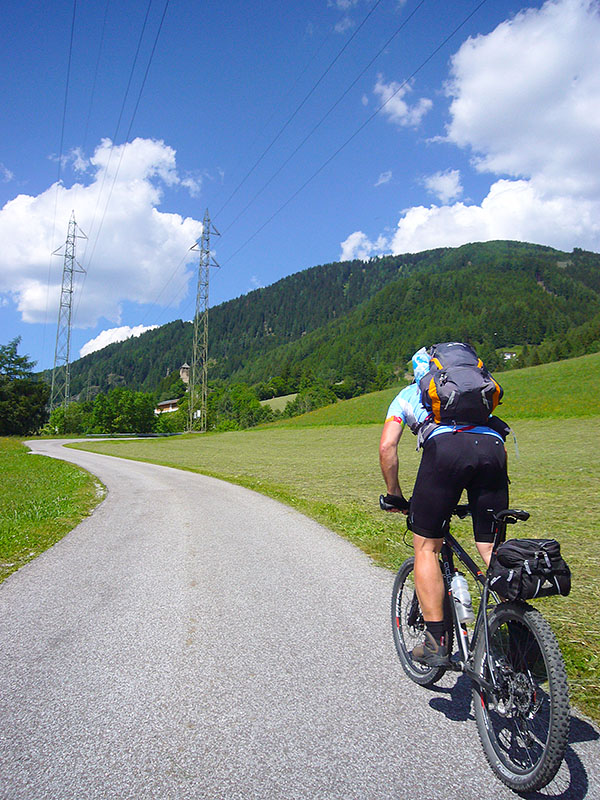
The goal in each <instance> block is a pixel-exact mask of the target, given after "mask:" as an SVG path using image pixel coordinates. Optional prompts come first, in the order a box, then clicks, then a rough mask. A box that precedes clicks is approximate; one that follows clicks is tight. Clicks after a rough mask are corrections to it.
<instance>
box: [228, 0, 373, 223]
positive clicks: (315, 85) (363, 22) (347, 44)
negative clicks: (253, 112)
mask: <svg viewBox="0 0 600 800" xmlns="http://www.w3.org/2000/svg"><path fill="white" fill-rule="evenodd" d="M380 3H381V0H376V3H375V4H374V5H373V6H372V8H371V10H370V11H369V12H368V13H367V15H366V17H365V18H364V19H363V21H362V22H361V23H360V25H359V26H358V28H356V30H355V31H354V33H353V34H352V35H351V36H350V37H349V39H348V40H347V41H346V43H345V44H344V46H343V47H342V49H341V50H340V51H339V52H338V54H337V55H336V56H335V58H334V59H333V61H332V62H331V63H330V64H329V66H328V67H327V69H326V70H325V72H323V74H322V75H321V77H320V78H319V79H318V81H317V82H316V83H315V84H314V85H313V87H312V88H311V89H310V91H309V92H308V94H307V95H306V96H305V97H304V99H303V100H302V101H301V102H300V104H299V105H298V106H297V107H296V109H295V111H294V112H293V113H292V115H291V116H290V117H289V118H288V120H287V121H286V122H285V123H284V124H283V127H282V128H280V130H279V132H278V133H277V134H276V136H275V138H274V139H273V140H272V141H271V143H270V144H269V145H268V146H267V148H266V149H265V150H264V151H263V152H262V154H261V155H260V156H259V157H258V159H257V160H256V161H255V162H254V164H253V165H252V167H250V169H249V170H248V172H247V173H246V175H244V177H243V178H242V180H241V181H240V182H239V183H238V185H237V186H236V187H235V189H234V190H233V192H232V193H231V194H230V195H229V197H228V198H227V200H226V201H225V202H224V203H223V205H222V206H221V208H220V209H219V210H218V211H217V213H216V214H215V218H216V217H218V216H219V214H220V213H221V212H222V211H223V210H224V209H225V208H226V206H227V205H228V204H229V202H230V200H231V199H232V198H233V197H234V196H235V195H236V194H237V192H238V191H239V190H240V189H241V187H242V186H243V185H244V183H245V182H246V181H247V180H248V178H249V177H250V175H252V173H253V172H254V170H255V169H256V167H257V166H258V165H259V164H260V163H261V161H262V160H263V158H264V157H265V156H266V155H267V153H268V152H269V150H270V149H271V148H272V147H273V145H274V144H275V142H276V141H277V140H278V139H279V137H280V136H281V134H282V133H283V132H284V131H285V130H286V128H287V127H288V125H289V124H290V123H291V122H292V120H293V119H294V118H295V117H296V116H297V114H298V113H299V111H300V109H301V108H303V106H304V105H305V104H306V102H307V101H308V99H309V98H310V97H311V96H312V95H313V94H314V92H315V91H316V89H317V88H318V87H319V85H320V84H321V83H322V81H323V80H324V78H325V77H326V75H327V74H328V73H329V72H330V71H331V69H332V68H333V66H334V65H335V63H336V62H337V61H338V60H339V58H340V57H341V55H342V54H343V53H344V51H345V50H346V49H347V48H348V46H349V45H350V43H351V42H352V41H353V39H354V38H355V37H356V36H357V35H358V33H359V31H360V30H361V28H362V27H363V26H364V25H365V23H366V22H367V20H368V19H369V17H370V16H371V14H373V12H374V11H375V9H376V8H377V6H378V5H379V4H380Z"/></svg>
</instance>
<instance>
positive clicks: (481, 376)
mask: <svg viewBox="0 0 600 800" xmlns="http://www.w3.org/2000/svg"><path fill="white" fill-rule="evenodd" d="M428 353H429V358H430V368H429V372H428V373H427V374H426V375H425V376H424V377H423V378H421V380H420V381H419V388H420V390H421V402H422V403H423V405H424V406H425V408H426V409H427V410H428V411H429V412H430V416H431V418H432V421H433V422H436V423H438V424H439V423H445V424H450V425H452V424H455V423H462V424H467V425H484V424H485V423H486V420H487V419H488V417H489V416H490V414H491V413H492V412H493V411H494V409H495V408H496V406H497V405H498V403H499V402H500V400H501V399H502V387H501V386H500V384H499V383H498V382H497V381H495V380H494V378H493V377H492V375H491V374H490V373H489V372H488V370H487V369H486V367H485V365H484V363H483V361H482V360H481V359H480V358H479V357H478V355H477V353H476V352H475V350H473V348H472V347H471V346H470V345H468V344H464V343H463V342H444V343H441V344H436V345H433V347H431V348H430V349H429V350H428Z"/></svg>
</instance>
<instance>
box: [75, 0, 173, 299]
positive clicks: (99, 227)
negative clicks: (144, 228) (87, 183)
mask: <svg viewBox="0 0 600 800" xmlns="http://www.w3.org/2000/svg"><path fill="white" fill-rule="evenodd" d="M169 2H170V0H166V2H165V5H164V8H163V13H162V16H161V19H160V23H159V26H158V30H157V32H156V36H155V37H154V43H153V45H152V50H151V52H150V56H149V58H148V63H147V65H146V69H145V72H144V77H143V79H142V83H141V86H140V89H139V91H138V95H137V99H136V103H135V106H134V109H133V112H132V115H131V119H130V122H129V127H128V128H127V134H126V136H125V143H124V144H123V145H122V149H121V155H120V157H119V163H118V164H117V168H116V170H115V174H114V176H113V181H112V184H111V187H110V191H109V193H108V197H107V200H106V203H105V206H104V212H103V214H102V218H101V220H100V224H99V225H98V229H97V231H96V234H95V239H94V244H93V247H92V253H91V255H90V257H89V259H88V261H87V268H88V270H89V268H90V265H91V263H92V260H93V258H94V254H95V252H96V246H97V244H98V240H99V238H100V233H101V231H102V227H103V225H104V220H105V218H106V214H107V212H108V207H109V205H110V201H111V199H112V194H113V191H114V188H115V184H116V182H117V177H118V174H119V170H120V168H121V164H122V163H123V156H124V154H125V147H126V145H127V142H128V141H129V136H130V134H131V130H132V128H133V123H134V120H135V117H136V114H137V111H138V108H139V105H140V101H141V98H142V94H143V91H144V87H145V85H146V80H147V78H148V74H149V72H150V66H151V64H152V61H153V59H154V55H155V53H156V47H157V45H158V39H159V37H160V34H161V31H162V27H163V24H164V21H165V17H166V14H167V9H168V7H169ZM151 4H152V0H150V2H149V3H148V8H147V10H146V17H145V19H144V25H143V27H142V32H141V34H140V38H139V41H138V49H137V52H136V55H135V59H134V63H133V66H132V68H131V72H130V76H129V82H128V84H127V89H126V91H125V96H124V98H123V104H122V107H121V113H120V115H119V121H118V123H117V129H116V131H115V139H116V134H117V132H118V129H119V126H120V124H121V118H122V115H123V109H124V107H125V101H126V99H127V94H128V92H129V88H130V85H131V79H132V77H133V71H134V68H135V64H136V62H137V57H138V54H139V50H140V46H141V42H142V38H143V35H144V30H145V28H146V22H147V20H148V13H149V11H150V6H151ZM114 148H115V142H114V140H113V143H112V146H111V149H110V153H109V157H108V162H107V166H106V169H105V172H104V175H103V179H102V187H101V188H100V191H99V193H98V200H97V201H96V209H95V211H94V219H95V215H96V210H97V208H98V203H99V199H100V195H101V194H102V188H103V187H104V182H105V179H106V176H107V174H108V166H109V164H110V158H111V156H112V153H113V151H114ZM86 277H87V272H86V275H85V276H84V283H85V278H86ZM80 296H81V295H80ZM78 308H79V305H78Z"/></svg>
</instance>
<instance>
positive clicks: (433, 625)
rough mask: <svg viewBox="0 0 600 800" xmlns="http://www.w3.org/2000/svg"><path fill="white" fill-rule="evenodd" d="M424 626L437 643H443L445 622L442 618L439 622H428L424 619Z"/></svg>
mask: <svg viewBox="0 0 600 800" xmlns="http://www.w3.org/2000/svg"><path fill="white" fill-rule="evenodd" d="M425 627H426V628H427V630H428V631H429V633H430V634H431V635H432V636H433V638H434V639H435V640H436V642H437V643H438V644H443V643H444V634H445V633H446V623H445V622H444V620H442V621H441V622H428V621H427V620H426V621H425Z"/></svg>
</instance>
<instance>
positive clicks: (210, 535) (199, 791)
mask: <svg viewBox="0 0 600 800" xmlns="http://www.w3.org/2000/svg"><path fill="white" fill-rule="evenodd" d="M32 446H33V448H34V449H35V451H36V452H40V453H46V454H48V455H52V456H56V457H59V458H64V459H66V460H68V461H73V462H75V463H78V464H81V465H82V466H83V467H85V468H86V469H88V470H90V471H91V472H92V473H94V474H95V475H97V476H98V477H99V478H100V479H101V480H102V482H103V483H104V484H105V485H106V486H107V488H108V495H107V498H106V499H105V500H104V502H103V503H102V504H101V505H100V506H99V507H98V508H97V510H96V511H95V512H94V514H93V515H92V516H91V517H89V518H88V519H86V520H85V521H84V522H83V523H82V524H81V525H79V526H78V527H77V528H76V529H75V530H74V531H72V532H71V533H70V534H69V535H67V536H66V537H65V538H64V539H62V540H61V541H60V542H59V543H58V544H56V545H55V546H54V547H52V548H51V549H50V550H48V551H47V552H46V553H44V554H42V555H41V556H39V558H37V559H36V560H35V561H33V562H31V563H30V564H28V565H27V566H25V567H23V568H22V569H21V570H19V571H18V572H17V573H15V574H14V575H12V576H11V577H10V578H9V579H8V580H7V581H5V582H4V584H2V585H1V586H0V645H1V654H0V797H1V798H10V800H16V798H23V800H46V799H47V800H67V799H68V800H91V799H92V798H102V799H104V798H106V799H109V800H117V799H118V800H121V799H125V798H127V799H128V800H129V798H131V800H146V798H148V799H149V798H157V800H179V799H180V798H181V800H184V799H187V798H190V800H192V799H193V800H201V799H203V798H206V799H207V800H209V799H210V800H234V798H235V799H237V798H240V800H251V799H254V798H256V800H259V799H260V800H271V798H272V799H273V800H285V799H287V798H290V800H291V799H293V800H299V799H302V798H307V799H308V798H311V800H312V798H322V799H323V800H334V799H338V798H339V800H352V799H354V798H356V800H379V799H380V798H381V800H383V799H384V798H385V799H386V800H387V799H388V798H407V800H408V798H410V800H419V799H421V798H422V800H436V799H437V798H440V799H442V800H447V799H449V798H460V800H471V799H473V800H475V799H476V800H487V799H488V798H489V800H492V798H494V799H495V798H514V797H515V795H514V794H513V793H512V792H510V791H509V790H507V789H506V788H505V787H503V786H502V784H500V783H499V782H498V781H497V780H496V779H495V778H494V776H493V775H492V773H491V772H490V770H489V768H488V766H487V763H486V761H485V759H484V756H483V753H482V750H481V747H480V744H479V740H478V737H477V732H476V729H475V723H474V721H473V718H472V714H471V710H470V692H469V685H468V681H466V680H465V679H464V678H462V677H461V678H459V679H458V680H457V679H456V677H454V676H451V677H446V678H445V679H444V681H445V683H444V684H443V685H442V686H441V687H440V688H438V689H436V690H435V691H428V690H425V689H422V688H420V687H418V686H415V685H414V684H412V683H411V682H410V681H409V680H408V679H406V678H405V677H404V674H403V672H402V670H401V668H400V665H399V663H398V662H397V659H396V656H395V651H394V648H393V644H392V638H391V632H390V624H389V600H390V594H391V587H392V582H393V575H392V574H391V573H389V572H387V571H385V570H383V569H381V568H378V567H376V566H374V565H373V564H372V563H371V561H370V560H369V559H368V558H367V557H366V556H365V555H363V554H362V553H361V552H359V551H358V550H357V549H356V548H355V547H353V546H352V545H351V544H349V543H348V542H346V541H344V540H343V539H341V538H339V537H338V536H337V535H335V534H334V533H332V532H330V531H329V530H327V529H325V528H323V527H321V526H320V525H318V524H316V523H314V522H312V521H311V520H308V519H306V518H305V517H303V516H302V515H300V514H298V513H296V512H295V511H294V510H292V509H290V508H288V507H286V506H284V505H281V504H279V503H277V502H274V501H272V500H270V499H268V498H265V497H263V496H261V495H257V494H255V493H253V492H250V491H247V490H245V489H242V488H240V487H237V486H230V485H228V484H225V483H222V482H220V481H216V480H214V479H211V478H206V477H202V476H199V475H194V474H191V473H188V472H182V471H178V470H173V469H168V468H164V467H158V466H153V465H149V464H141V463H136V462H131V461H124V460H119V459H116V458H110V457H106V456H98V455H94V454H89V453H83V452H78V451H73V450H66V449H61V448H60V445H59V444H58V443H55V442H42V441H40V442H35V443H34V444H33V445H32ZM599 755H600V746H599V739H598V731H597V730H596V729H594V728H593V727H592V726H591V725H590V724H589V723H588V722H586V721H585V720H583V719H581V718H577V717H574V719H573V725H572V737H571V744H570V746H569V749H568V752H567V758H566V762H565V764H564V766H563V768H562V769H561V771H560V773H559V775H558V777H557V778H556V779H555V781H554V783H553V784H552V785H551V786H549V787H547V789H546V790H544V793H543V794H542V795H538V796H544V797H552V798H561V800H567V798H568V800H580V798H600V758H598V756H599Z"/></svg>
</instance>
